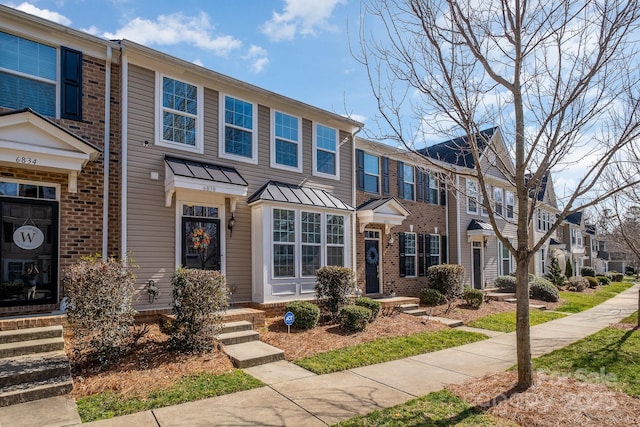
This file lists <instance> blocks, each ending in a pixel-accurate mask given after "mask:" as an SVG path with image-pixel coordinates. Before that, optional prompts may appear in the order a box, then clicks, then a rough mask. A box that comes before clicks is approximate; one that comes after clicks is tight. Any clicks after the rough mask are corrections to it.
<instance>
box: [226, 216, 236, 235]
mask: <svg viewBox="0 0 640 427" xmlns="http://www.w3.org/2000/svg"><path fill="white" fill-rule="evenodd" d="M235 226H236V218H235V216H234V214H233V213H231V218H229V222H228V223H227V228H228V229H229V237H231V236H232V235H233V227H235Z"/></svg>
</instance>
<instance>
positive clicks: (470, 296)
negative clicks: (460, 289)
mask: <svg viewBox="0 0 640 427" xmlns="http://www.w3.org/2000/svg"><path fill="white" fill-rule="evenodd" d="M462 298H464V302H465V303H466V304H467V305H468V306H469V307H471V308H480V306H481V305H482V303H483V302H484V293H483V292H482V291H481V290H480V289H474V288H470V287H468V286H465V288H464V293H463V295H462Z"/></svg>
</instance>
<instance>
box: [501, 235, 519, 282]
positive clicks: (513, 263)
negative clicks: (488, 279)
mask: <svg viewBox="0 0 640 427" xmlns="http://www.w3.org/2000/svg"><path fill="white" fill-rule="evenodd" d="M505 250H507V248H506V246H505V244H504V243H502V242H501V241H499V240H498V273H499V274H500V275H501V276H508V275H509V274H511V272H512V271H514V267H515V260H514V258H513V254H512V253H511V252H510V251H508V250H507V252H508V254H509V271H503V270H504V268H503V262H504V260H506V259H507V258H504V256H503V252H504V251H505Z"/></svg>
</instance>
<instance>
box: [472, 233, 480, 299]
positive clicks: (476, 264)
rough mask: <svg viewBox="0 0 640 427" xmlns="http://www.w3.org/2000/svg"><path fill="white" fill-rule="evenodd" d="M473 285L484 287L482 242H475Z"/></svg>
mask: <svg viewBox="0 0 640 427" xmlns="http://www.w3.org/2000/svg"><path fill="white" fill-rule="evenodd" d="M472 251H473V254H472V255H473V287H474V288H475V289H482V242H473V248H472Z"/></svg>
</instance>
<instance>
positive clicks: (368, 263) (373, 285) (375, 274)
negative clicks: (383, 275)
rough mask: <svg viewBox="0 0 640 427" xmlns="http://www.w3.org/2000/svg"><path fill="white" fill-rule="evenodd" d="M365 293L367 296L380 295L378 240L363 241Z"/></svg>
mask: <svg viewBox="0 0 640 427" xmlns="http://www.w3.org/2000/svg"><path fill="white" fill-rule="evenodd" d="M364 254H365V255H364V256H365V273H364V275H365V292H366V294H367V295H369V294H379V293H380V240H379V239H365V241H364Z"/></svg>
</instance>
